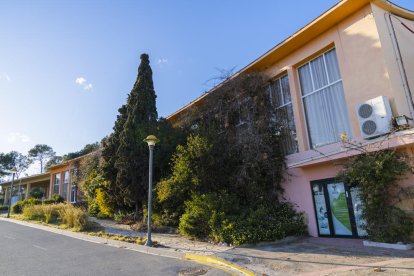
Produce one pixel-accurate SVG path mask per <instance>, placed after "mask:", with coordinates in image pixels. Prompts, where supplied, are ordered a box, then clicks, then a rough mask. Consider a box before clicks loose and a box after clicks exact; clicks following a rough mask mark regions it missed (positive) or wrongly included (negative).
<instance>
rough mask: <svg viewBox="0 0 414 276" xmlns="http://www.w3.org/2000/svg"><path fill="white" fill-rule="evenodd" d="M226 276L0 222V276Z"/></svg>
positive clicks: (199, 266)
mask: <svg viewBox="0 0 414 276" xmlns="http://www.w3.org/2000/svg"><path fill="white" fill-rule="evenodd" d="M197 270H198V271H199V272H200V273H202V272H205V273H204V274H203V275H209V276H213V275H214V276H216V275H217V276H219V275H228V274H226V273H225V272H223V271H221V270H217V269H214V268H211V267H206V266H202V265H198V264H195V263H192V262H188V261H183V260H177V259H172V258H165V257H159V256H154V255H147V254H143V253H139V252H136V251H132V250H127V249H122V248H116V247H111V246H107V245H103V244H97V243H92V242H88V241H83V240H78V239H74V238H70V237H67V236H63V235H59V234H54V233H51V232H47V231H42V230H39V229H35V228H31V227H26V226H22V225H18V224H14V223H11V222H5V221H0V275H13V276H14V275H16V276H17V275H28V276H29V275H30V276H35V275H42V276H45V275H71V276H74V275H88V276H92V275H99V276H104V275H179V274H180V272H181V274H182V272H183V271H187V272H191V273H190V274H184V275H201V274H198V273H196V271H197Z"/></svg>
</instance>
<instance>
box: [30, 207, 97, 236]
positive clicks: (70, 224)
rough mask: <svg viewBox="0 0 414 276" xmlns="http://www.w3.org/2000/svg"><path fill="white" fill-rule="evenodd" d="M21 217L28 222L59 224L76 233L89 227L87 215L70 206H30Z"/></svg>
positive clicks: (79, 209) (81, 210)
mask: <svg viewBox="0 0 414 276" xmlns="http://www.w3.org/2000/svg"><path fill="white" fill-rule="evenodd" d="M23 216H24V217H25V218H27V219H29V220H37V221H44V222H46V223H52V222H60V223H61V224H64V225H65V226H66V227H67V228H74V229H76V230H78V231H82V230H85V229H86V228H87V227H88V226H89V220H88V215H87V213H86V212H85V211H84V210H83V209H81V208H76V207H74V206H72V205H70V204H64V203H60V204H52V205H32V206H26V207H25V208H24V209H23Z"/></svg>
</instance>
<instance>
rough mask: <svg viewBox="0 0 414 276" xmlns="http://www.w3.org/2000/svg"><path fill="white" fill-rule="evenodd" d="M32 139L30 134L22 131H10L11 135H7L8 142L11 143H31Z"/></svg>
mask: <svg viewBox="0 0 414 276" xmlns="http://www.w3.org/2000/svg"><path fill="white" fill-rule="evenodd" d="M31 141H32V139H30V137H29V136H27V135H25V134H23V133H20V132H10V133H9V135H8V136H7V142H9V143H10V144H15V143H30V142H31Z"/></svg>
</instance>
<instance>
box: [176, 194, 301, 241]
mask: <svg viewBox="0 0 414 276" xmlns="http://www.w3.org/2000/svg"><path fill="white" fill-rule="evenodd" d="M306 229H307V228H306V225H305V224H304V222H303V216H302V214H298V213H296V212H295V210H294V209H293V208H292V206H291V205H289V204H287V203H281V202H277V201H275V202H265V201H263V202H262V203H260V204H258V205H257V206H255V207H253V206H251V207H248V206H240V205H239V202H238V200H237V198H236V197H234V196H229V195H226V194H221V195H217V194H208V195H202V196H199V197H193V198H192V200H190V201H187V202H186V211H185V213H184V215H183V216H182V217H181V219H180V225H179V231H180V233H181V234H183V235H185V236H188V237H192V238H197V239H206V238H209V239H212V240H214V241H216V242H227V243H230V244H236V245H240V244H247V243H248V244H254V243H258V242H260V241H275V240H279V239H282V238H285V237H287V236H302V235H305V234H306V231H307V230H306Z"/></svg>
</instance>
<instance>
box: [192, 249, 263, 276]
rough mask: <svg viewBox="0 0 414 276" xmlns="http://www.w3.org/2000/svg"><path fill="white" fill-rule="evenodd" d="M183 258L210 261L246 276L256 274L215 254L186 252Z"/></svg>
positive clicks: (202, 261)
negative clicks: (203, 254)
mask: <svg viewBox="0 0 414 276" xmlns="http://www.w3.org/2000/svg"><path fill="white" fill-rule="evenodd" d="M184 258H185V259H186V260H190V261H198V262H201V263H210V264H215V265H221V266H224V267H227V268H230V269H233V270H236V271H238V272H239V273H242V274H243V275H248V276H255V275H256V274H254V273H253V272H251V271H249V270H247V269H245V268H243V267H241V266H239V265H236V264H233V263H231V262H229V261H225V260H223V259H220V258H218V257H215V256H202V255H196V254H190V253H186V254H185V255H184Z"/></svg>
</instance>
